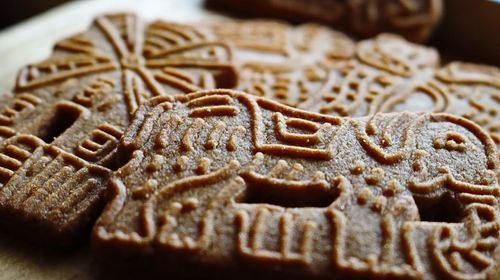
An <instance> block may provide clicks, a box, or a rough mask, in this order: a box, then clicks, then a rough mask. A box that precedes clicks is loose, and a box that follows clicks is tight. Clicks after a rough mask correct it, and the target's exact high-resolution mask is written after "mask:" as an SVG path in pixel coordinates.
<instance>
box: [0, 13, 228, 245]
mask: <svg viewBox="0 0 500 280" xmlns="http://www.w3.org/2000/svg"><path fill="white" fill-rule="evenodd" d="M231 55H232V53H231V49H230V48H229V47H228V46H227V45H226V44H224V43H222V42H218V41H213V40H208V39H206V38H205V37H204V35H203V34H202V33H201V32H199V31H197V30H196V29H194V28H192V27H188V26H183V25H177V24H170V23H154V24H151V25H145V24H144V23H142V22H141V21H140V20H138V19H137V18H136V17H135V16H134V15H130V14H114V15H104V16H101V17H98V18H97V19H96V20H95V21H94V23H93V24H92V26H91V27H90V29H89V30H88V31H86V32H84V33H82V34H79V35H76V36H73V37H70V38H68V39H66V40H63V41H60V42H59V43H57V45H56V46H55V50H54V54H53V55H52V56H51V57H50V58H48V59H47V60H45V61H42V62H40V63H37V64H33V65H29V66H27V67H25V68H23V69H22V70H21V71H20V72H19V75H18V79H17V84H16V88H15V96H14V97H13V98H11V99H10V100H8V101H6V103H4V104H2V106H1V107H0V213H1V214H2V217H5V218H2V220H4V221H7V222H8V223H9V226H11V225H12V222H17V223H18V224H20V225H22V227H23V231H25V232H27V231H26V230H25V227H28V228H31V227H34V228H36V229H37V230H39V231H40V235H37V237H36V238H37V239H38V238H45V237H54V239H55V241H56V242H71V240H72V239H73V237H75V236H77V235H81V234H85V231H84V230H83V231H82V229H83V228H85V227H89V226H90V225H91V222H93V219H95V218H96V216H97V215H98V212H99V211H100V209H101V208H102V206H103V203H104V200H103V199H104V198H105V190H106V184H107V178H108V177H109V175H110V174H111V172H112V170H113V169H116V168H118V167H119V166H116V165H115V164H116V163H115V162H114V155H115V152H114V151H115V147H116V144H117V143H118V140H119V139H120V137H121V136H122V132H123V130H124V129H125V128H126V127H127V126H128V124H129V122H130V120H131V115H132V113H133V112H134V111H135V109H136V108H137V107H138V105H140V104H141V103H142V102H143V101H144V100H146V99H147V98H149V97H152V96H158V95H167V94H175V93H188V92H191V91H195V90H198V89H204V88H216V87H232V86H234V85H235V84H236V71H235V69H234V68H233V67H232V65H231V64H230V61H231Z"/></svg>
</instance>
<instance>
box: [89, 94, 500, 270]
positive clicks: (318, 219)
mask: <svg viewBox="0 0 500 280" xmlns="http://www.w3.org/2000/svg"><path fill="white" fill-rule="evenodd" d="M118 153H119V154H120V156H121V157H122V161H123V162H127V163H126V164H124V165H123V166H122V167H121V168H119V169H118V170H117V171H116V172H115V173H114V174H113V176H112V178H111V179H110V182H111V183H110V186H111V188H112V190H113V192H112V197H111V200H110V202H109V203H108V205H107V206H106V208H105V210H104V212H103V214H102V216H101V217H100V218H99V220H98V222H97V223H96V225H95V227H94V231H93V245H94V246H95V248H96V250H97V251H98V252H102V253H106V254H111V255H112V254H113V253H114V254H123V253H124V252H128V253H131V252H137V253H142V254H154V255H155V256H158V257H160V259H161V257H162V256H172V255H174V256H175V260H179V259H182V258H186V259H187V260H190V261H194V262H195V263H198V264H212V265H213V264H214V263H215V264H217V265H222V266H224V265H237V266H240V267H247V266H250V265H251V266H252V267H259V268H260V270H259V269H257V270H255V271H261V270H262V269H264V270H265V269H266V268H271V267H272V269H277V268H280V269H281V270H282V271H287V272H291V273H297V274H299V275H307V276H321V277H329V278H336V277H341V276H345V277H346V278H348V277H353V276H363V277H367V278H372V277H392V278H400V279H442V278H448V279H486V278H487V277H490V278H491V279H493V278H492V277H493V276H492V275H493V273H495V271H496V269H497V266H498V263H499V259H498V257H499V255H498V250H499V246H500V245H499V244H500V243H499V239H500V236H499V229H500V218H499V211H500V210H499V206H498V201H499V197H500V189H499V185H498V182H497V178H496V176H495V174H496V173H497V172H498V162H497V157H496V155H497V151H496V146H495V144H494V142H493V141H492V140H491V138H489V136H488V134H487V133H486V132H485V131H483V130H482V129H481V128H480V127H479V126H478V125H476V124H474V123H473V122H471V121H469V120H466V119H464V118H460V117H456V116H453V115H448V114H423V113H420V114H417V113H397V114H377V115H374V116H372V117H363V118H342V117H336V116H328V115H321V114H317V113H310V112H306V111H301V110H297V109H294V108H291V107H287V106H285V105H281V104H279V103H277V102H274V101H271V100H269V99H265V98H261V97H256V96H253V95H249V94H245V93H242V92H237V91H231V90H208V91H200V92H196V93H191V94H188V95H182V96H175V97H173V96H170V97H156V98H153V99H150V100H149V101H147V102H146V103H145V104H144V105H143V106H141V107H140V108H139V109H138V110H137V111H136V114H135V117H134V120H133V121H132V124H131V125H130V127H129V128H128V129H127V130H126V131H125V133H124V135H123V137H122V139H121V141H120V144H119V148H118ZM339 275H340V276H339Z"/></svg>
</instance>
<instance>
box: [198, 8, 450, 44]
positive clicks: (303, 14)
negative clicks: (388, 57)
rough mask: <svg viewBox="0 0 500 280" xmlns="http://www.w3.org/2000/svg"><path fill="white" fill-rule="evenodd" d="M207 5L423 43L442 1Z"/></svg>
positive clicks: (435, 23) (438, 15)
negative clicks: (382, 34)
mask: <svg viewBox="0 0 500 280" xmlns="http://www.w3.org/2000/svg"><path fill="white" fill-rule="evenodd" d="M207 2H208V3H209V5H211V6H214V7H217V8H221V9H225V10H234V11H237V12H240V13H243V14H245V15H254V16H271V17H278V18H283V19H286V20H290V21H293V22H304V21H317V22H322V23H326V24H329V25H332V26H334V27H336V28H342V29H345V30H347V31H350V32H353V33H354V34H356V35H358V36H362V37H371V36H374V35H376V34H378V33H382V32H392V33H397V34H399V35H402V36H404V37H405V38H407V39H409V40H411V41H414V42H425V41H426V40H427V39H428V38H429V37H430V35H431V34H432V32H433V31H434V29H435V28H436V26H437V25H438V23H439V22H440V19H441V17H442V14H443V3H442V2H443V1H442V0H410V1H391V0H348V1H322V0H314V1H305V0H279V1H273V0H260V1H250V0H244V1H225V0H208V1H207Z"/></svg>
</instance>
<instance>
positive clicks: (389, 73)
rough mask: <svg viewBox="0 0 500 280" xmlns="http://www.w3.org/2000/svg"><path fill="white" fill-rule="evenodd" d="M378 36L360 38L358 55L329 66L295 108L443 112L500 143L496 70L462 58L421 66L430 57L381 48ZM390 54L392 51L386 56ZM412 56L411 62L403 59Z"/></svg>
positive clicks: (364, 112) (367, 112) (340, 111)
mask: <svg viewBox="0 0 500 280" xmlns="http://www.w3.org/2000/svg"><path fill="white" fill-rule="evenodd" d="M384 36H386V35H384ZM379 38H380V37H379ZM376 41H377V39H375V40H374V41H372V40H368V41H364V42H361V43H359V44H358V46H357V56H356V59H353V60H352V61H351V62H350V63H348V64H347V65H346V66H345V67H343V68H341V69H339V70H337V71H331V72H330V77H329V79H328V81H327V82H325V84H324V86H323V87H322V88H321V89H320V90H318V91H317V92H316V93H315V95H314V94H312V95H311V96H312V97H311V98H310V99H309V100H307V101H304V102H303V103H301V104H298V105H297V107H299V108H301V109H305V110H309V111H314V112H321V113H324V114H329V115H338V116H365V115H373V114H375V113H387V112H400V111H421V112H445V113H450V114H454V115H457V116H461V117H464V118H467V119H470V120H472V121H474V122H476V123H477V124H479V125H480V126H481V127H482V128H483V129H484V130H485V131H487V132H488V133H489V134H490V136H491V138H493V140H494V141H495V142H496V144H497V145H500V111H499V110H500V69H498V68H496V67H493V66H485V65H478V64H471V63H464V62H453V63H450V64H448V65H447V66H445V67H443V68H440V69H434V68H433V67H421V66H419V65H429V62H430V60H428V59H429V58H430V57H431V56H422V55H416V54H412V52H411V51H410V49H400V50H392V51H391V52H389V51H380V50H382V48H379V47H377V46H376V45H375V42H376ZM388 53H395V54H396V55H390V56H384V55H385V54H388ZM421 54H423V53H421ZM398 55H400V56H402V57H401V59H400V60H397V59H395V58H396V57H397V56H398ZM414 55H416V57H417V59H415V62H413V63H407V62H406V59H407V57H410V56H414ZM391 61H392V62H391ZM432 61H434V59H432ZM499 147H500V146H499Z"/></svg>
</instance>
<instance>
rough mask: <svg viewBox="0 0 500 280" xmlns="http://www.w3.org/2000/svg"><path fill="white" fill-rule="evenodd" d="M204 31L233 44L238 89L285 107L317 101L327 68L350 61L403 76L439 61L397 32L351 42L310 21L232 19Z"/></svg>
mask: <svg viewBox="0 0 500 280" xmlns="http://www.w3.org/2000/svg"><path fill="white" fill-rule="evenodd" d="M207 33H208V34H213V35H212V36H214V38H215V39H217V40H224V41H225V42H227V43H228V44H230V45H231V46H233V47H234V56H233V57H234V63H235V64H236V65H237V67H238V70H239V74H240V75H239V84H238V86H237V89H238V90H241V91H245V92H247V93H250V94H254V95H257V96H263V97H267V98H270V99H273V100H276V101H279V102H280V103H283V104H285V105H290V106H309V105H301V104H308V103H311V102H313V103H317V102H316V101H315V99H316V98H317V97H318V96H319V95H320V94H321V92H322V91H324V88H325V86H327V83H331V82H330V81H329V79H331V75H332V73H339V70H341V69H344V68H346V67H347V66H349V65H351V64H353V63H355V64H362V65H366V68H368V69H367V70H366V71H374V72H376V74H380V75H382V74H384V75H385V76H388V75H386V74H391V75H394V76H399V77H400V80H401V81H406V80H407V79H411V78H412V77H414V76H416V75H418V74H419V73H420V72H421V71H424V70H428V69H433V68H436V67H438V66H439V60H440V58H439V54H438V53H437V51H436V50H435V49H433V48H428V47H424V46H421V45H417V44H413V43H410V42H408V41H406V40H404V39H403V38H402V37H400V36H397V35H391V34H381V35H379V36H377V37H375V38H373V39H370V40H365V41H363V42H361V43H359V44H358V45H355V44H354V42H353V41H352V40H351V39H350V38H349V37H347V36H345V35H344V34H342V33H339V32H336V31H334V30H332V29H329V28H326V27H323V26H320V25H314V24H304V25H300V26H298V27H296V28H291V27H290V25H286V24H282V23H279V22H270V21H233V22H223V23H220V24H214V25H212V26H210V27H209V28H208V30H207ZM343 71H345V70H343ZM308 100H312V101H308ZM309 107H311V106H309Z"/></svg>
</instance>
